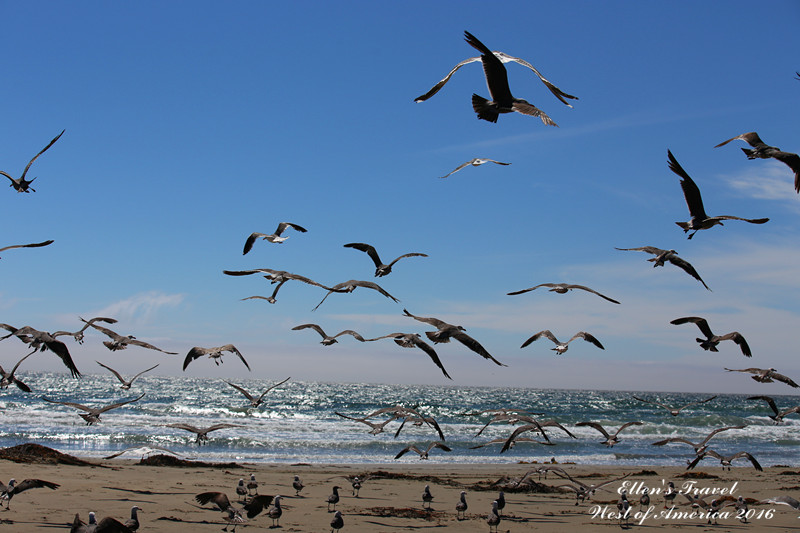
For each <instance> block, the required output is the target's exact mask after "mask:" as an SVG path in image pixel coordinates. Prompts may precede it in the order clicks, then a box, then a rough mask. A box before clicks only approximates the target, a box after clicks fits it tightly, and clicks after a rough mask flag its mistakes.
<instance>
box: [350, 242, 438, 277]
mask: <svg viewBox="0 0 800 533" xmlns="http://www.w3.org/2000/svg"><path fill="white" fill-rule="evenodd" d="M344 247H345V248H355V249H356V250H361V251H362V252H366V253H367V255H368V256H369V257H370V259H372V262H373V263H375V277H376V278H380V277H383V276H386V275H387V274H389V273H390V272H391V271H392V267H393V266H394V264H395V263H397V262H398V261H400V260H401V259H403V258H404V257H428V254H422V253H418V252H412V253H408V254H403V255H401V256H400V257H398V258H397V259H395V260H394V261H392V262H391V263H389V264H388V265H387V264H384V263H383V261H381V258H380V257H379V256H378V252H377V251H376V250H375V247H374V246H372V245H369V244H364V243H363V242H351V243H349V244H345V245H344Z"/></svg>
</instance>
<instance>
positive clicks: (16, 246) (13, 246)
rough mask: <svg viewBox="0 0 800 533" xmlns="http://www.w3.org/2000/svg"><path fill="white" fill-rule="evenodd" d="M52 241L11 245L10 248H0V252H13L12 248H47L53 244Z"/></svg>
mask: <svg viewBox="0 0 800 533" xmlns="http://www.w3.org/2000/svg"><path fill="white" fill-rule="evenodd" d="M54 242H55V241H54V240H52V239H51V240H49V241H44V242H35V243H33V244H13V245H11V246H5V247H3V248H0V252H5V251H6V250H13V249H14V248H40V247H42V246H47V245H50V244H53V243H54Z"/></svg>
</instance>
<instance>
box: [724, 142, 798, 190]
mask: <svg viewBox="0 0 800 533" xmlns="http://www.w3.org/2000/svg"><path fill="white" fill-rule="evenodd" d="M737 140H738V141H744V142H746V143H747V144H749V145H750V146H752V147H753V149H752V150H751V149H749V148H742V152H744V154H745V155H746V156H747V159H769V158H773V159H777V160H778V161H780V162H781V163H783V164H785V165H786V166H788V167H789V168H790V169H792V172H794V190H795V192H797V193H800V156H798V155H797V154H793V153H791V152H784V151H783V150H781V149H780V148H776V147H775V146H770V145H768V144H767V143H765V142H764V141H762V140H761V137H759V136H758V133H756V132H754V131H751V132H748V133H742V134H741V135H737V136H736V137H731V138H730V139H728V140H727V141H723V142H721V143H719V144H718V145H716V146H715V147H714V148H719V147H720V146H725V145H726V144H728V143H729V142H731V141H737Z"/></svg>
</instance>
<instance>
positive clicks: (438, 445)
mask: <svg viewBox="0 0 800 533" xmlns="http://www.w3.org/2000/svg"><path fill="white" fill-rule="evenodd" d="M434 448H439V449H440V450H443V451H445V452H452V451H453V449H452V448H451V447H450V446H447V445H446V444H444V443H442V442H431V443H430V444H428V446H427V447H426V448H425V449H424V450H421V449H419V448H417V447H416V446H414V445H413V444H411V445H409V446H406V447H405V448H403V449H402V450H400V451H399V452H398V453H397V455H395V456H394V458H395V459H400V458H401V457H402V456H404V455H405V454H407V453H408V452H416V453H417V454H419V458H420V459H427V458H428V454H429V453H430V452H431V450H433V449H434Z"/></svg>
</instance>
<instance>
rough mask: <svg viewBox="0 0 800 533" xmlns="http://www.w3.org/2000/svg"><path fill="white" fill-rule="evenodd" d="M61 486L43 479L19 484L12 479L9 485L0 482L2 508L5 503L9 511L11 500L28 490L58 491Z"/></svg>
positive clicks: (28, 480)
mask: <svg viewBox="0 0 800 533" xmlns="http://www.w3.org/2000/svg"><path fill="white" fill-rule="evenodd" d="M60 486H61V485H59V484H58V483H52V482H50V481H45V480H43V479H23V480H22V481H21V482H20V483H17V480H16V479H14V478H12V479H10V480H9V481H8V485H4V484H3V483H2V482H0V507H2V504H3V502H4V501H5V502H6V509H8V506H9V505H11V498H13V497H14V495H15V494H19V493H20V492H25V491H26V490H28V489H41V488H47V489H52V490H56V489H57V488H58V487H60Z"/></svg>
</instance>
